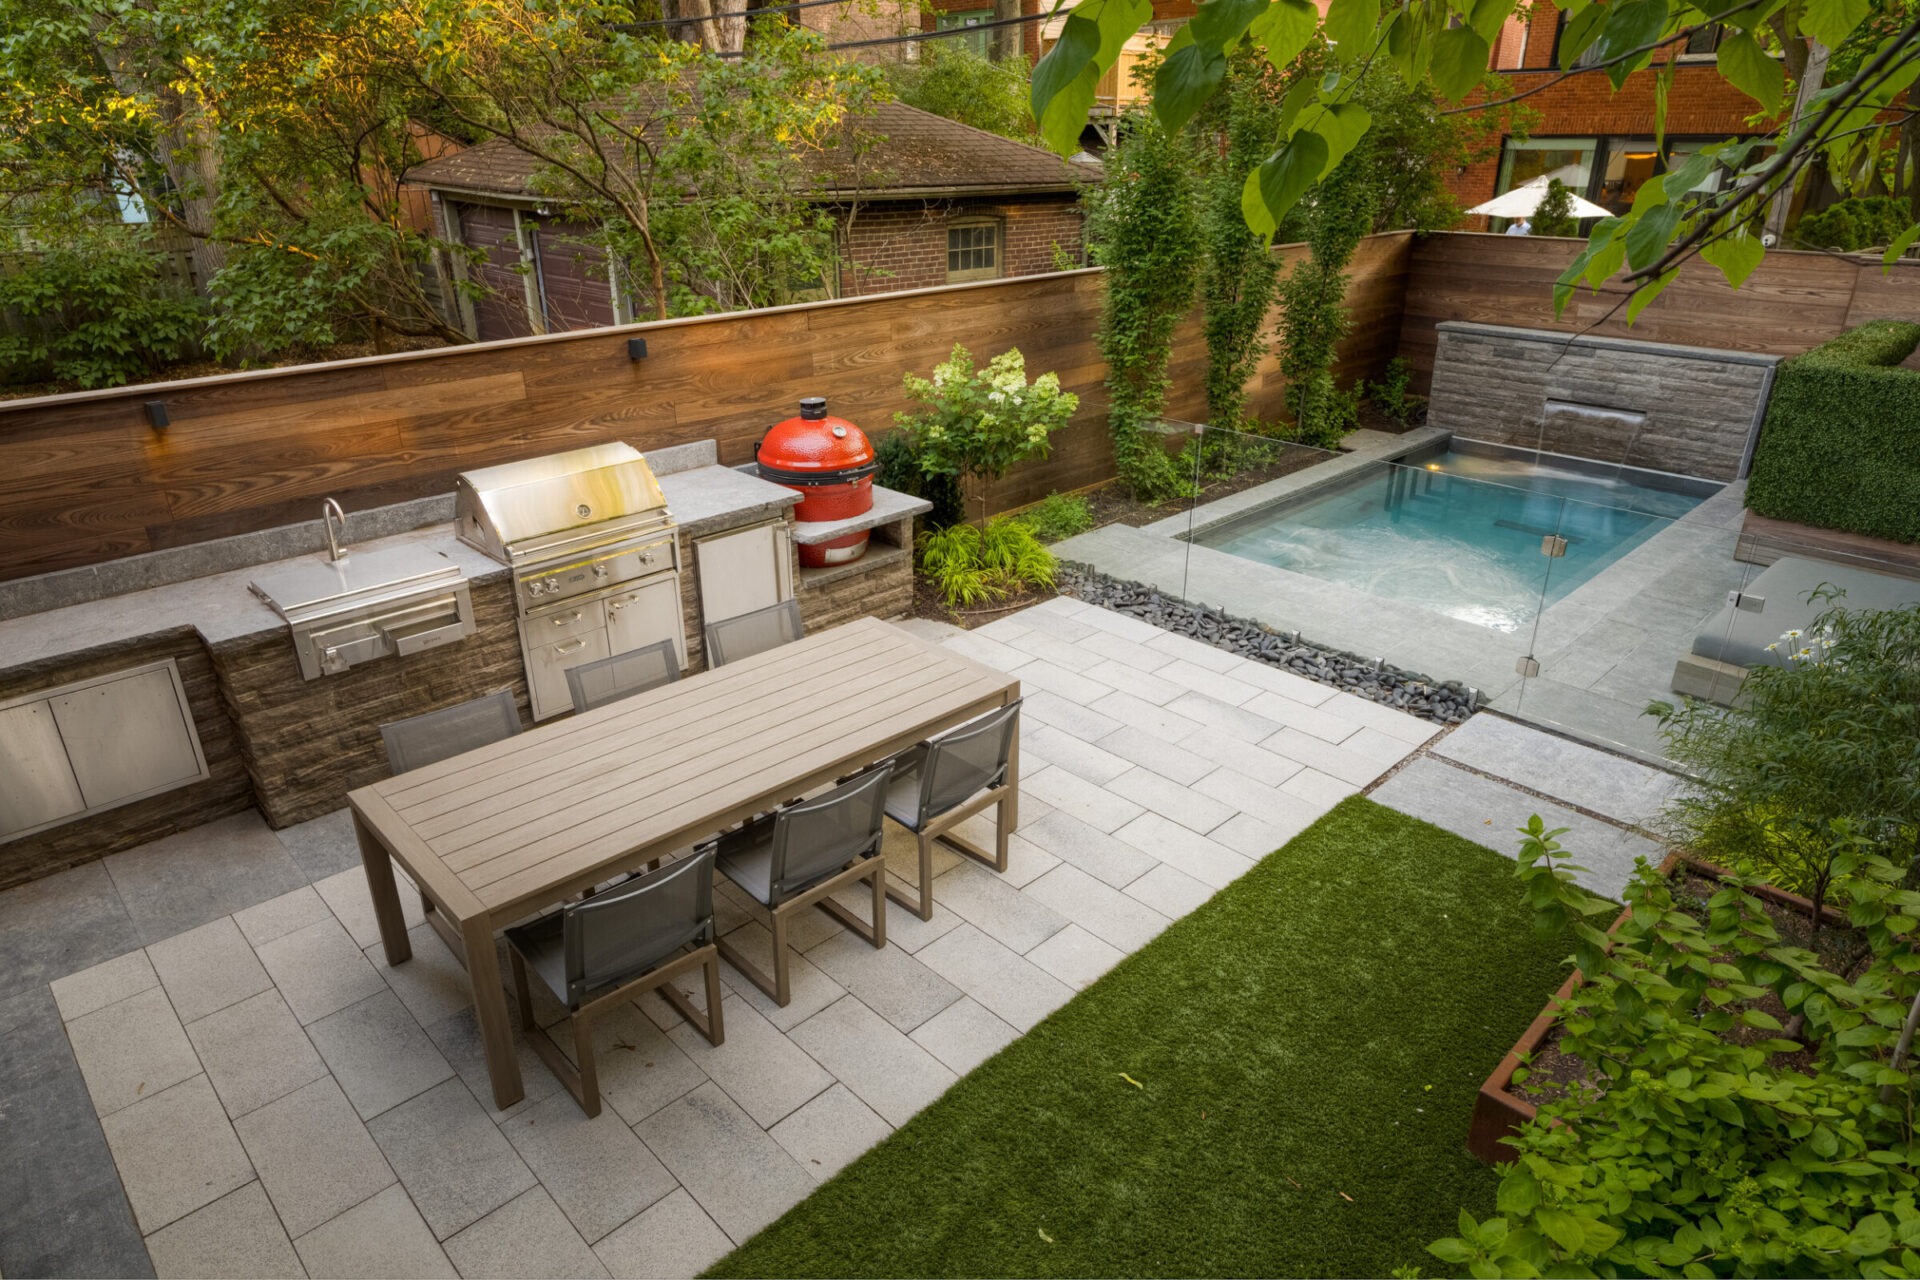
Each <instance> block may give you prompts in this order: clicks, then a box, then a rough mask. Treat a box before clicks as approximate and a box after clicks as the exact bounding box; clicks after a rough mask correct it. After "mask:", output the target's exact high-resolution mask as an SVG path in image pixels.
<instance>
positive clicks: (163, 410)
mask: <svg viewBox="0 0 1920 1280" xmlns="http://www.w3.org/2000/svg"><path fill="white" fill-rule="evenodd" d="M147 421H148V422H150V423H152V424H153V425H154V426H155V427H156V428H160V427H165V426H166V425H167V424H169V423H170V422H172V421H173V419H172V418H171V417H170V416H168V414H167V402H166V401H165V400H149V401H147Z"/></svg>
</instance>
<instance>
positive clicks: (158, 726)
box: [52, 666, 206, 809]
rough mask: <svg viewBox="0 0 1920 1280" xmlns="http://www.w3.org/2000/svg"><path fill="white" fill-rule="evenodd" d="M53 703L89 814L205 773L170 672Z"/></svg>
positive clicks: (152, 672)
mask: <svg viewBox="0 0 1920 1280" xmlns="http://www.w3.org/2000/svg"><path fill="white" fill-rule="evenodd" d="M52 705H53V718H54V721H55V722H56V723H57V724H58V725H59V726H60V737H61V739H62V740H63V741H64V742H65V743H66V745H67V758H68V759H69V760H71V761H72V762H73V774H74V777H75V778H77V779H78V780H79V783H80V794H81V795H82V796H83V797H84V798H85V799H86V802H87V807H88V808H89V809H98V808H102V807H104V806H106V805H110V804H117V803H119V802H120V801H122V800H129V799H133V798H135V797H138V796H144V795H151V794H152V793H154V792H156V791H164V790H166V789H167V788H169V787H175V786H179V785H181V784H182V783H186V782H191V781H193V780H194V779H196V778H199V777H202V776H204V774H205V772H206V766H205V764H204V763H203V762H202V760H201V758H200V751H199V745H198V743H197V742H196V741H195V738H194V732H193V727H192V724H191V722H190V721H189V720H188V718H187V709H186V707H185V706H184V705H183V703H182V700H181V697H180V692H179V686H178V685H176V684H175V682H174V677H173V671H172V668H171V667H170V666H169V667H159V668H152V669H149V670H146V671H142V672H140V673H138V674H135V675H128V676H124V677H122V678H120V679H117V680H106V681H102V682H100V683H98V684H93V685H88V686H86V687H84V688H80V689H76V690H74V691H73V692H71V693H64V694H60V695H58V696H57V697H55V698H53V699H52Z"/></svg>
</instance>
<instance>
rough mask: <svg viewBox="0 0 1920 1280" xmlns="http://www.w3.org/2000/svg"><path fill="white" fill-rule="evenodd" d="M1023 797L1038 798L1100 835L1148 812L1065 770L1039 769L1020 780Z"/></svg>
mask: <svg viewBox="0 0 1920 1280" xmlns="http://www.w3.org/2000/svg"><path fill="white" fill-rule="evenodd" d="M1020 792H1021V794H1022V795H1028V794H1031V795H1034V796H1037V797H1039V798H1040V799H1041V800H1044V801H1046V802H1047V803H1048V804H1050V805H1052V806H1053V807H1054V808H1055V809H1056V810H1058V811H1060V812H1062V813H1066V814H1069V815H1071V816H1072V817H1075V818H1078V819H1079V820H1080V821H1081V822H1084V823H1086V824H1087V825H1088V826H1090V827H1092V828H1094V829H1095V830H1097V831H1109V832H1110V831H1112V830H1114V829H1115V828H1116V827H1120V826H1124V825H1125V824H1127V823H1129V822H1131V821H1133V820H1134V819H1135V818H1137V817H1139V816H1140V815H1141V814H1142V813H1144V812H1146V811H1145V810H1144V809H1143V808H1141V807H1140V806H1139V805H1137V804H1135V803H1133V801H1131V800H1126V799H1123V798H1122V797H1120V796H1117V795H1115V794H1114V793H1113V792H1111V791H1109V790H1107V789H1106V788H1105V787H1099V786H1095V785H1094V784H1093V783H1091V782H1088V781H1087V780H1086V779H1085V778H1080V777H1076V776H1075V775H1073V774H1071V773H1068V772H1067V771H1066V770H1065V769H1055V768H1046V769H1038V770H1035V771H1034V772H1032V773H1029V774H1025V775H1023V776H1022V777H1021V779H1020Z"/></svg>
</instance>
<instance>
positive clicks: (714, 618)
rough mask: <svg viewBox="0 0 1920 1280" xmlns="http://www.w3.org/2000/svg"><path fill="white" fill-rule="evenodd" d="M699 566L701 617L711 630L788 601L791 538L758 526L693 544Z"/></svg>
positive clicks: (782, 527)
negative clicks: (718, 623)
mask: <svg viewBox="0 0 1920 1280" xmlns="http://www.w3.org/2000/svg"><path fill="white" fill-rule="evenodd" d="M693 553H694V557H695V558H696V559H697V560H698V561H699V564H700V616H701V619H702V620H703V622H705V623H707V624H712V623H715V622H723V621H725V620H726V619H728V618H737V617H739V616H740V615H741V614H743V613H752V612H753V611H754V610H755V609H765V608H767V607H769V606H771V605H776V604H779V603H780V602H781V601H782V600H788V599H791V598H792V597H793V552H792V534H791V533H790V532H789V531H788V529H787V525H786V522H785V521H784V520H783V521H781V522H779V523H778V524H759V525H754V526H752V527H751V528H747V529H739V530H735V531H734V532H731V533H722V534H717V535H715V536H714V537H711V538H702V539H700V540H699V541H698V542H695V543H694V544H693Z"/></svg>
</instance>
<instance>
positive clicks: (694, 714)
mask: <svg viewBox="0 0 1920 1280" xmlns="http://www.w3.org/2000/svg"><path fill="white" fill-rule="evenodd" d="M1019 697H1020V682H1019V681H1018V680H1016V679H1014V678H1013V677H1012V676H1009V675H1007V674H1006V673H1005V672H1002V671H996V670H994V669H993V668H991V667H988V666H985V665H983V664H981V663H978V662H974V661H972V660H971V659H968V658H964V657H962V656H961V655H959V654H957V653H954V652H952V651H951V650H948V649H946V648H943V647H941V646H939V645H935V644H930V643H928V642H927V641H924V640H921V639H919V638H918V637H916V636H914V635H912V634H910V633H909V632H907V631H906V630H905V629H903V628H901V627H898V626H895V625H893V624H891V623H887V622H882V621H880V620H879V619H876V618H863V619H860V620H859V621H856V622H851V623H848V624H846V625H845V626H840V627H835V628H833V629H832V630H830V631H822V632H819V633H817V634H815V635H810V636H807V637H805V638H803V639H801V640H798V641H796V642H794V643H792V644H788V645H783V646H781V647H780V648H777V649H772V650H769V651H767V652H765V653H760V654H756V655H754V656H753V657H751V658H745V659H741V660H738V661H735V662H730V663H728V664H727V665H725V666H723V667H720V668H718V669H716V670H713V671H708V672H704V673H702V674H699V675H695V676H691V677H688V678H687V679H684V680H677V681H674V682H673V683H671V684H667V685H663V686H661V687H660V688H657V689H652V690H649V691H648V692H646V693H643V694H639V695H636V696H634V697H631V698H626V699H623V700H621V701H619V702H615V703H611V704H609V705H607V706H604V707H600V708H597V709H595V710H593V711H589V712H586V713H585V714H583V715H575V716H570V717H568V718H566V719H564V720H559V721H556V722H553V723H549V724H545V725H541V726H540V727H538V728H535V729H532V730H530V731H528V732H526V733H521V734H517V735H515V736H514V737H511V738H507V739H504V740H503V741H500V742H496V743H493V744H491V745H489V746H485V747H481V748H479V749H478V750H475V751H469V752H466V753H465V754H462V755H458V756H454V757H452V758H451V759H447V760H443V761H440V762H439V763H437V764H432V765H427V766H425V767H423V768H420V769H415V770H413V771H411V772H408V773H403V774H400V775H398V776H397V777H393V778H389V779H387V780H386V781H384V782H377V783H375V784H373V785H372V786H368V787H362V788H360V789H359V790H357V791H354V792H353V793H352V794H350V795H349V796H348V797H347V801H348V804H349V805H350V806H351V807H352V810H353V825H354V831H355V833H356V834H357V836H358V838H359V841H360V855H361V858H362V859H363V860H364V862H365V863H366V870H367V885H368V887H369V889H370V890H371V891H372V894H373V905H374V914H375V916H376V918H377V919H378V921H379V925H380V940H381V943H382V945H383V946H384V947H385V950H386V956H387V961H388V963H390V964H394V965H399V964H403V963H405V962H406V961H407V960H408V959H410V958H411V956H412V954H413V951H412V947H411V946H410V944H409V940H408V937H407V925H406V921H405V919H404V917H403V915H402V912H401V906H400V890H399V886H398V884H397V883H396V881H395V878H394V874H393V864H394V863H396V862H397V863H399V864H400V866H401V867H402V868H404V869H405V871H406V873H407V875H408V876H409V877H411V879H412V880H413V882H414V884H415V885H417V886H418V887H419V890H420V893H421V896H422V897H423V899H424V900H425V905H426V907H427V912H428V920H429V922H430V923H432V924H433V925H434V927H435V928H436V929H437V930H438V931H439V933H440V935H441V936H442V937H443V938H444V939H446V941H447V943H448V945H449V946H450V947H452V948H453V950H454V952H455V954H456V955H458V956H459V957H460V958H461V959H462V960H463V962H464V963H465V964H466V968H467V975H468V978H469V980H470V981H471V983H472V985H473V1003H474V1010H475V1012H476V1014H477V1016H478V1021H479V1024H480V1034H481V1039H482V1042H483V1044H484V1047H485V1050H486V1059H487V1074H488V1076H489V1077H490V1078H491V1080H492V1082H493V1100H494V1102H495V1104H496V1105H497V1106H499V1107H501V1108H506V1107H510V1106H512V1105H513V1104H514V1103H516V1102H518V1101H519V1100H520V1099H521V1097H522V1096H523V1093H522V1086H521V1080H520V1066H519V1060H518V1057H517V1055H516V1052H515V1049H514V1041H513V1028H512V1024H511V1022H510V1021H509V1018H508V1015H507V998H506V990H505V988H504V986H503V985H502V983H501V980H500V962H499V956H498V953H497V951H496V944H495V938H496V936H497V935H498V934H499V932H500V930H502V929H504V928H506V927H507V926H509V925H511V924H514V923H516V922H517V921H520V920H524V919H526V918H527V917H529V916H532V915H534V914H536V913H538V912H539V911H541V910H542V909H544V908H547V907H550V906H553V905H554V904H556V903H560V902H564V901H566V900H568V899H570V898H573V897H576V896H578V895H579V894H581V893H582V892H584V891H586V890H588V889H590V888H592V887H593V886H594V885H597V884H600V883H602V882H604V881H606V880H608V879H610V878H612V877H613V876H615V875H617V874H618V873H620V872H623V871H631V870H634V869H636V868H639V867H642V866H644V865H646V864H647V863H648V862H649V861H651V860H653V859H655V858H658V857H661V856H662V855H664V854H667V853H670V852H673V851H675V850H677V849H681V848H684V847H686V846H687V845H689V844H691V843H693V842H695V841H698V840H702V839H705V838H706V837H708V836H711V835H713V834H715V833H716V832H718V831H719V830H721V829H722V828H724V827H727V826H730V825H732V824H733V823H735V822H738V821H740V820H742V819H744V818H747V817H750V816H751V815H753V814H755V813H761V812H764V811H766V810H769V809H772V808H775V807H776V806H778V805H779V804H781V803H782V802H784V801H786V800H790V799H792V798H793V797H795V796H798V795H802V794H804V793H806V792H808V791H810V790H812V789H814V788H816V787H819V786H821V785H824V784H827V783H831V782H833V781H834V780H835V779H837V778H839V777H841V776H843V775H845V774H847V773H850V772H852V771H853V770H855V769H858V768H860V767H862V766H864V765H867V764H872V763H874V762H876V761H879V760H883V759H885V758H887V757H888V756H890V755H892V754H894V753H895V752H898V751H900V750H902V749H904V748H906V747H908V746H910V745H912V744H913V743H916V742H919V741H921V740H923V739H925V738H927V737H929V736H930V735H933V734H936V733H939V732H940V731H941V730H943V729H947V728H950V727H952V726H954V725H957V724H961V723H963V722H965V721H967V720H970V719H972V718H974V717H975V716H978V715H981V714H984V713H986V712H988V711H991V710H993V709H994V708H996V707H1000V706H1004V705H1006V704H1008V703H1011V702H1013V701H1014V700H1016V699H1018V698H1019ZM1018 777H1019V756H1018V745H1017V742H1016V745H1015V754H1014V758H1013V761H1012V764H1011V767H1010V769H1009V776H1008V781H1009V782H1010V783H1013V784H1014V791H1013V794H1014V797H1015V799H1014V801H1013V804H1012V805H1011V806H1009V809H1008V812H1007V821H1008V824H1009V827H1011V826H1012V825H1014V824H1016V823H1017V822H1018V803H1019V802H1018V798H1017V797H1018V795H1019V788H1018Z"/></svg>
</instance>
